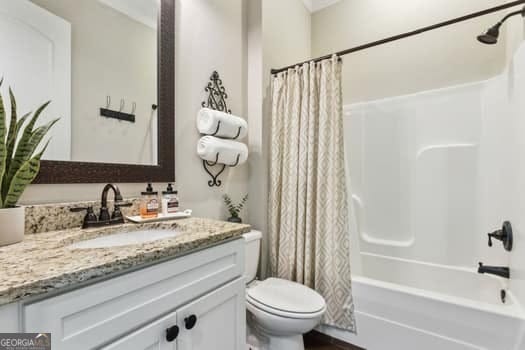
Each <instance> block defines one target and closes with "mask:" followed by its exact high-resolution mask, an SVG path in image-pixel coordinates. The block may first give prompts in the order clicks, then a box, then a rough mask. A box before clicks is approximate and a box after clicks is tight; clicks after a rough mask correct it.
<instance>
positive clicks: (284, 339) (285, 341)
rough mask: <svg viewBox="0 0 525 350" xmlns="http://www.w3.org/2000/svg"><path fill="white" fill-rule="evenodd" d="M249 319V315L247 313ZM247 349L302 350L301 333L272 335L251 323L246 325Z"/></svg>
mask: <svg viewBox="0 0 525 350" xmlns="http://www.w3.org/2000/svg"><path fill="white" fill-rule="evenodd" d="M247 316H248V317H247V318H248V319H250V315H247ZM246 331H247V332H246V333H247V334H246V338H247V339H246V341H247V344H248V347H247V348H248V350H304V342H303V335H302V334H296V335H290V336H274V335H270V334H267V333H266V332H264V331H263V330H261V329H259V328H258V327H253V323H251V322H248V325H247V327H246Z"/></svg>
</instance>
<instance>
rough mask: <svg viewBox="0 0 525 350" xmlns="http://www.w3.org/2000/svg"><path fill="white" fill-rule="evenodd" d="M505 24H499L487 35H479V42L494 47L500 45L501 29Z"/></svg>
mask: <svg viewBox="0 0 525 350" xmlns="http://www.w3.org/2000/svg"><path fill="white" fill-rule="evenodd" d="M502 24H503V23H501V22H500V23H498V24H496V25H495V26H492V27H490V28H489V30H487V32H486V33H485V34H481V35H478V41H479V42H480V43H483V44H487V45H494V44H497V43H498V37H499V28H500V27H501V25H502Z"/></svg>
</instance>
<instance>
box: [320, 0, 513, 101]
mask: <svg viewBox="0 0 525 350" xmlns="http://www.w3.org/2000/svg"><path fill="white" fill-rule="evenodd" d="M506 2H507V1H505V0H478V1H472V0H443V1H416V0H406V1H381V0H342V1H339V2H338V3H336V4H335V5H333V6H331V7H328V8H325V9H323V10H321V11H319V12H316V13H315V14H314V15H313V16H312V54H313V56H321V55H324V54H327V53H330V52H336V51H340V50H344V49H346V48H349V47H354V46H357V45H361V44H364V43H368V42H371V41H375V40H379V39H383V38H386V37H388V36H392V35H397V34H400V33H404V32H407V31H410V30H414V29H417V28H420V27H424V26H428V25H431V24H435V23H438V22H441V21H445V20H448V19H451V18H454V17H459V16H462V15H465V14H467V13H470V12H475V11H478V10H482V9H486V8H488V7H492V6H497V5H501V4H503V3H506ZM508 11H509V10H506V11H503V12H500V13H496V14H492V15H488V16H484V17H481V18H477V19H474V20H471V21H468V22H464V23H459V24H455V25H453V26H451V27H447V28H442V29H438V30H434V31H431V32H428V33H425V34H422V35H419V36H415V37H411V38H407V39H403V40H400V41H396V42H394V43H390V44H386V45H382V46H379V47H375V48H371V49H367V50H365V51H361V52H357V53H353V54H350V55H347V56H345V57H344V71H343V76H344V77H343V91H344V102H345V103H355V102H362V101H368V100H374V99H379V98H385V97H389V96H398V95H404V94H410V93H414V92H418V91H423V90H430V89H435V88H439V87H446V86H450V85H456V84H461V83H465V82H469V81H478V80H483V79H487V78H489V77H491V76H494V75H495V74H497V73H499V72H501V71H502V69H503V66H504V63H505V42H504V40H503V42H501V43H500V44H499V45H497V46H491V47H489V46H486V45H481V44H479V43H478V42H477V40H476V36H477V35H479V34H481V32H483V31H485V30H486V29H487V28H488V27H490V26H492V25H493V24H495V23H496V22H497V21H499V20H500V19H501V17H502V15H503V14H504V13H507V12H508Z"/></svg>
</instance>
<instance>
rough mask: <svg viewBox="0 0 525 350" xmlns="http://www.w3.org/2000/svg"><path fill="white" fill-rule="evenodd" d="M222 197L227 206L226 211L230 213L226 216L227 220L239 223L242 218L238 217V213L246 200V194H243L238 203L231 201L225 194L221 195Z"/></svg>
mask: <svg viewBox="0 0 525 350" xmlns="http://www.w3.org/2000/svg"><path fill="white" fill-rule="evenodd" d="M222 198H223V199H224V203H225V204H226V207H227V208H228V211H229V212H230V215H231V216H230V217H229V218H228V221H229V222H235V223H239V224H240V223H241V222H242V219H241V218H240V217H239V213H240V212H241V210H242V208H243V207H244V204H246V201H247V200H248V195H246V196H244V197H243V198H242V200H241V202H240V203H238V204H235V203H233V201H232V199H231V198H230V196H228V195H227V194H225V195H224V196H222Z"/></svg>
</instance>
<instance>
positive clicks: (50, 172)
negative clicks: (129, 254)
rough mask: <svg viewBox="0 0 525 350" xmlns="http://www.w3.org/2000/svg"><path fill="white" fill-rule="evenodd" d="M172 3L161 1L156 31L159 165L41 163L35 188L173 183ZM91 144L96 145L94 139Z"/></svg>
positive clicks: (173, 89) (173, 67)
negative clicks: (86, 184) (38, 186)
mask: <svg viewBox="0 0 525 350" xmlns="http://www.w3.org/2000/svg"><path fill="white" fill-rule="evenodd" d="M174 32H175V0H161V1H160V14H159V29H158V48H157V51H158V55H157V56H158V58H157V62H158V66H157V96H158V109H157V116H158V118H157V120H158V141H157V142H158V147H157V149H158V151H157V152H158V155H157V158H158V164H157V165H133V164H111V163H89V162H68V161H51V160H43V161H42V162H41V165H40V173H39V174H38V176H37V178H36V179H35V181H34V183H36V184H65V183H108V182H121V183H125V182H147V181H151V182H173V181H174V180H175V101H174V100H175V33H174ZM93 141H94V142H96V136H95V135H94V138H93Z"/></svg>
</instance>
